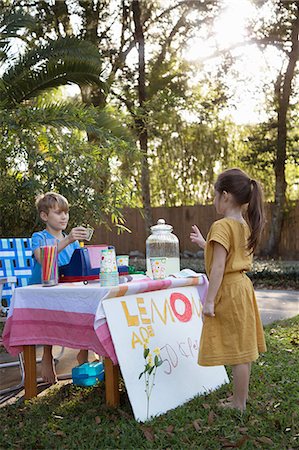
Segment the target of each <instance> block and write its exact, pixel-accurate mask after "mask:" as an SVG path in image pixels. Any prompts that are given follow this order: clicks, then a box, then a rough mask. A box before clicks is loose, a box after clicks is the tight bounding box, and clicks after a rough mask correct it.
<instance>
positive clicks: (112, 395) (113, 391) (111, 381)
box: [104, 358, 119, 408]
mask: <svg viewBox="0 0 299 450" xmlns="http://www.w3.org/2000/svg"><path fill="white" fill-rule="evenodd" d="M104 364H105V389H106V405H107V406H112V407H114V408H116V407H117V406H119V389H118V383H119V366H118V365H117V366H114V365H113V364H112V361H111V359H110V358H105V362H104Z"/></svg>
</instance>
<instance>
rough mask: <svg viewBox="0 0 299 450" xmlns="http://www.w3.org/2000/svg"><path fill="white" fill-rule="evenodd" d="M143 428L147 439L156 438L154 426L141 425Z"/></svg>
mask: <svg viewBox="0 0 299 450" xmlns="http://www.w3.org/2000/svg"><path fill="white" fill-rule="evenodd" d="M141 429H142V431H143V434H144V437H145V439H146V440H147V441H150V442H153V441H154V440H155V434H154V430H153V429H152V427H141Z"/></svg>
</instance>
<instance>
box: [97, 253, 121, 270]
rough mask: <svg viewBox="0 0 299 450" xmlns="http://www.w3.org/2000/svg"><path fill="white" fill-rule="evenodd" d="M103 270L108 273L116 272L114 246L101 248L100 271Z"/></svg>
mask: <svg viewBox="0 0 299 450" xmlns="http://www.w3.org/2000/svg"><path fill="white" fill-rule="evenodd" d="M103 272H108V273H111V272H112V273H113V272H117V265H116V256H115V249H114V248H108V249H104V250H102V256H101V273H103Z"/></svg>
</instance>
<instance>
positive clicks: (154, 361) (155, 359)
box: [139, 339, 163, 420]
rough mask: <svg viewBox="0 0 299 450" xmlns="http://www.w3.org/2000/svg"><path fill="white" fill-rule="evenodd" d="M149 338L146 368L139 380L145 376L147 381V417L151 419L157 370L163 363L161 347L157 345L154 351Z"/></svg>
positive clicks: (146, 348) (144, 354)
mask: <svg viewBox="0 0 299 450" xmlns="http://www.w3.org/2000/svg"><path fill="white" fill-rule="evenodd" d="M148 344H149V342H148V339H147V340H146V341H145V344H144V350H143V358H144V370H143V371H142V372H141V373H140V375H139V380H140V378H141V377H142V376H144V381H145V394H146V419H147V420H148V419H149V403H150V397H151V394H152V390H153V387H154V386H155V376H156V371H157V368H158V367H159V366H161V364H162V363H163V361H162V359H161V357H160V349H159V348H158V347H157V348H155V349H154V350H153V351H152V352H151V351H150V349H149V347H148Z"/></svg>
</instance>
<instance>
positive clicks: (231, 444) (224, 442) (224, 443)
mask: <svg viewBox="0 0 299 450" xmlns="http://www.w3.org/2000/svg"><path fill="white" fill-rule="evenodd" d="M249 439H250V436H248V435H247V434H246V435H244V436H242V437H241V439H238V440H237V441H236V442H232V441H229V440H228V439H227V438H219V441H220V442H221V447H222V448H240V447H242V445H243V444H245V442H246V441H248V440H249Z"/></svg>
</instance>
